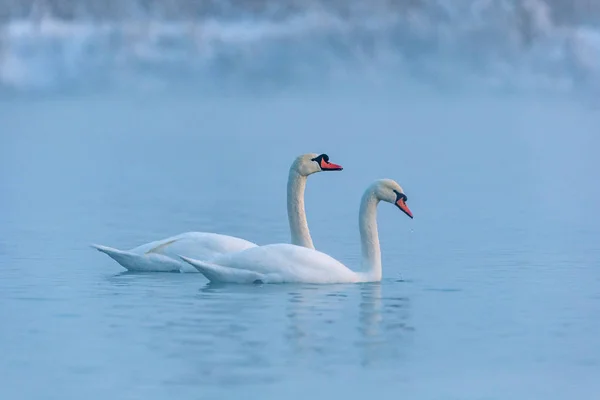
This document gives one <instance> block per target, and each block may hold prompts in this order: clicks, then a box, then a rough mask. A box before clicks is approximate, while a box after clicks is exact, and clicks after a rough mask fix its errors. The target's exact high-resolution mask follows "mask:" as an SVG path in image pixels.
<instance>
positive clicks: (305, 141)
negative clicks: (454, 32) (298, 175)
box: [0, 90, 600, 399]
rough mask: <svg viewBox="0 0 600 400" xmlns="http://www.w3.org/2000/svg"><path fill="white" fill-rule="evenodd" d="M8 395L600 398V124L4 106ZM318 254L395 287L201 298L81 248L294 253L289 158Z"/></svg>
mask: <svg viewBox="0 0 600 400" xmlns="http://www.w3.org/2000/svg"><path fill="white" fill-rule="evenodd" d="M0 120H1V121H2V134H1V135H0V160H1V161H0V165H1V168H0V182H1V192H2V195H1V197H0V202H1V204H2V207H1V209H2V212H1V213H0V265H1V268H0V320H1V321H2V323H1V328H0V354H1V357H0V394H1V396H0V397H2V398H5V399H40V398H44V399H65V398H88V399H107V398H115V399H142V398H143V399H167V398H172V397H173V396H177V397H178V398H186V399H187V398H189V399H192V398H194V399H200V398H201V399H222V398H231V399H234V398H241V396H246V395H250V396H252V397H253V398H265V399H271V398H273V399H279V398H286V399H304V398H307V397H311V398H313V397H314V398H331V397H336V398H338V397H339V398H342V396H343V398H352V399H358V398H364V397H365V396H380V397H382V398H397V397H398V396H402V397H405V398H410V399H509V398H510V399H574V398H577V399H591V398H594V396H595V394H597V393H598V392H599V391H600V381H598V379H597V378H598V376H599V373H600V319H599V318H598V316H599V315H600V264H599V260H600V229H599V228H598V227H599V223H600V213H599V212H598V198H599V196H600V187H599V185H598V179H597V176H598V171H600V158H599V157H598V156H597V153H598V149H599V148H600V136H599V135H598V132H597V130H598V126H600V117H599V116H598V114H597V113H595V111H593V110H589V109H586V108H585V107H584V106H582V105H580V104H577V103H575V102H571V101H567V100H564V101H554V100H551V99H546V100H542V99H540V98H523V97H521V98H509V97H505V98H492V97H474V96H472V97H469V96H457V97H449V96H446V97H443V96H429V95H422V96H416V97H412V96H402V95H401V94H394V93H391V92H389V91H383V92H376V91H370V92H369V91H359V92H357V93H354V94H351V93H349V92H342V91H339V92H336V91H335V90H331V91H327V92H322V93H313V94H309V93H299V92H298V93H293V92H290V93H289V94H288V95H280V96H272V97H269V96H263V97H260V98H255V99H251V98H249V97H248V98H245V97H239V98H227V97H213V98H211V97H206V96H204V97H203V96H201V95H199V94H195V95H190V94H189V93H188V94H185V93H170V94H169V95H160V96H159V95H152V94H149V95H144V96H142V95H140V96H133V95H131V96H125V95H123V94H113V95H111V94H105V95H98V96H95V97H94V96H87V97H83V96H80V97H67V96H63V97H49V98H39V99H36V100H32V99H29V100H27V99H16V100H15V99H13V100H11V101H4V102H2V103H1V104H0ZM305 152H317V153H321V152H326V153H328V154H329V156H330V157H331V161H333V162H336V163H339V164H342V165H343V166H344V171H342V172H338V173H322V174H316V175H313V176H311V177H310V178H309V180H308V186H307V191H306V203H307V214H308V222H309V226H310V228H311V233H312V236H313V239H314V242H315V245H316V247H317V248H318V249H320V250H322V251H325V252H327V253H329V254H331V255H333V256H334V257H336V258H338V259H340V260H341V261H342V262H344V263H346V264H347V265H349V266H351V267H353V268H357V266H358V260H359V255H360V247H359V236H358V221H357V212H358V204H359V201H360V196H361V194H362V191H363V190H364V189H365V188H366V186H367V185H368V184H369V183H370V182H371V181H373V180H374V179H378V178H382V177H387V178H392V179H395V180H397V181H398V182H399V183H400V184H401V185H402V186H403V187H404V189H405V191H406V194H407V195H408V198H409V201H408V204H409V206H410V207H411V209H412V210H413V212H414V215H415V218H414V220H410V219H408V218H406V216H404V215H403V214H402V213H400V212H398V210H396V209H395V208H394V207H392V206H391V205H389V204H386V203H382V204H381V205H380V207H379V216H378V221H379V231H380V237H381V240H382V252H383V264H384V265H383V268H384V270H383V275H384V278H383V281H382V282H381V283H377V284H359V285H324V286H319V285H263V286H259V285H255V286H240V285H209V284H208V283H207V281H206V279H204V278H203V277H202V276H201V275H200V274H197V273H186V274H172V273H163V274H161V273H149V274H130V273H124V270H123V268H121V267H120V266H119V265H118V264H116V263H115V262H114V261H112V260H111V259H109V258H108V257H107V256H105V255H103V254H101V253H99V252H97V251H95V250H93V249H91V248H90V247H89V244H90V243H102V244H106V245H109V246H114V247H118V248H123V249H126V248H131V247H134V246H136V245H138V244H141V243H145V242H148V241H151V240H155V239H158V238H163V237H167V236H169V235H173V234H177V233H180V232H185V231H212V232H221V233H227V234H232V235H236V236H240V237H244V238H247V239H249V240H252V241H255V242H257V243H259V244H267V243H275V242H287V241H289V233H288V226H287V218H286V205H285V194H286V190H285V185H286V179H287V171H288V168H289V165H290V163H291V161H292V160H293V158H294V157H295V156H296V155H298V154H301V153H305Z"/></svg>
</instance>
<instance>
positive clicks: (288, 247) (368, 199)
mask: <svg viewBox="0 0 600 400" xmlns="http://www.w3.org/2000/svg"><path fill="white" fill-rule="evenodd" d="M402 196H404V197H402ZM405 199H406V196H405V195H404V193H403V191H402V188H401V187H400V185H398V184H397V183H396V182H395V181H392V180H390V179H382V180H378V181H376V182H375V183H373V184H372V185H370V186H369V187H368V188H367V190H366V191H365V193H364V195H363V197H362V200H361V205H360V213H359V227H360V238H361V244H362V267H363V271H362V272H355V271H352V270H351V269H349V268H348V267H346V266H345V265H344V264H342V263H341V262H339V261H337V260H336V259H334V258H333V257H331V256H329V255H327V254H325V253H323V252H320V251H317V250H314V249H310V248H306V247H301V246H296V245H293V244H284V243H282V244H270V245H266V246H257V247H252V248H249V249H246V250H243V251H240V252H237V253H232V254H224V255H220V256H217V257H215V258H214V259H212V260H211V261H203V260H194V259H192V258H190V257H185V256H182V257H181V258H182V259H183V260H184V261H185V262H187V263H189V264H191V265H192V266H194V267H196V269H198V271H199V272H201V273H202V274H203V275H204V276H205V277H206V278H207V279H208V280H210V281H213V282H230V283H254V282H261V283H293V282H296V283H316V284H327V283H357V282H376V281H380V280H381V275H382V274H381V250H380V246H379V236H378V233H377V205H378V203H379V201H380V200H384V201H388V202H390V203H396V204H397V205H398V207H399V208H401V209H402V210H403V211H404V212H405V213H407V214H408V215H409V216H410V217H411V218H412V213H411V212H410V210H409V209H408V207H407V206H406V204H405V203H404V201H405Z"/></svg>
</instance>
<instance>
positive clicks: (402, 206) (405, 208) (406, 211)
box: [396, 197, 413, 218]
mask: <svg viewBox="0 0 600 400" xmlns="http://www.w3.org/2000/svg"><path fill="white" fill-rule="evenodd" d="M396 206H398V208H399V209H401V210H402V212H403V213H404V214H406V215H408V216H409V217H411V218H412V217H413V214H412V211H410V208H408V206H407V205H406V202H405V201H404V198H402V197H401V198H399V199H398V200H397V201H396Z"/></svg>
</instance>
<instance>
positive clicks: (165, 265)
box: [91, 244, 180, 272]
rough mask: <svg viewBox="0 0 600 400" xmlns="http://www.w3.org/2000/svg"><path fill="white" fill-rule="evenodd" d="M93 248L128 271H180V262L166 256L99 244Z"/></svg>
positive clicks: (93, 245)
mask: <svg viewBox="0 0 600 400" xmlns="http://www.w3.org/2000/svg"><path fill="white" fill-rule="evenodd" d="M91 246H92V247H93V248H94V249H96V250H98V251H100V252H102V253H104V254H106V255H107V256H109V257H110V258H112V259H113V260H115V261H116V262H118V263H119V265H121V266H122V267H123V268H125V269H127V270H128V271H136V272H174V271H179V270H180V264H179V262H177V261H176V260H173V259H170V258H168V257H165V256H161V255H157V254H153V255H152V256H149V255H140V254H135V253H132V252H130V251H123V250H118V249H114V248H112V247H108V246H102V245H99V244H92V245H91Z"/></svg>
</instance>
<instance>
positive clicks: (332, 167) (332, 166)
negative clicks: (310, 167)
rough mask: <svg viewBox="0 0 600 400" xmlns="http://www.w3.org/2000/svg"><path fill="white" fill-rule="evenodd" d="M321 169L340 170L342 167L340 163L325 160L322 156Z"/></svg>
mask: <svg viewBox="0 0 600 400" xmlns="http://www.w3.org/2000/svg"><path fill="white" fill-rule="evenodd" d="M321 169H322V170H323V171H341V170H343V169H344V168H342V166H341V165H337V164H334V163H330V162H327V161H325V160H324V159H323V158H321Z"/></svg>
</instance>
